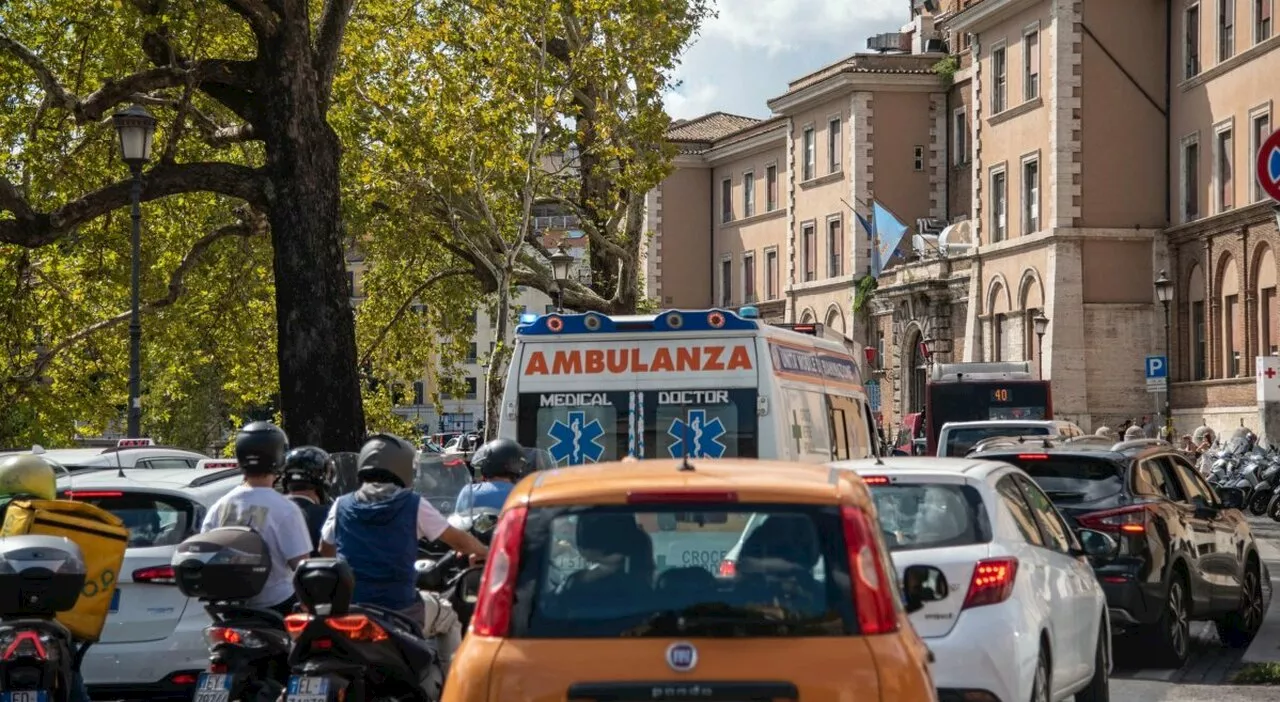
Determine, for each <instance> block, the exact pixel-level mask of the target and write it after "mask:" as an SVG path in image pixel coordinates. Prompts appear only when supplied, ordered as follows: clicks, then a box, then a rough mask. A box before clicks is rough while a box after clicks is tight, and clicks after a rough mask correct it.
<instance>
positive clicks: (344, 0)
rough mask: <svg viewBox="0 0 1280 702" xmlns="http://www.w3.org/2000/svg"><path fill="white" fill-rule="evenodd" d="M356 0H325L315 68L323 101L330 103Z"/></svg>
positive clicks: (316, 48)
mask: <svg viewBox="0 0 1280 702" xmlns="http://www.w3.org/2000/svg"><path fill="white" fill-rule="evenodd" d="M354 4H355V0H325V3H324V11H323V12H322V14H321V16H320V31H319V32H317V34H316V46H315V49H314V54H315V58H314V61H315V69H316V75H317V76H318V77H319V85H320V94H321V101H322V102H323V103H324V104H325V105H328V104H329V94H330V93H331V92H332V90H333V76H334V74H335V73H337V70H338V58H339V57H340V56H341V55H342V36H343V34H345V33H346V31H347V22H349V21H350V20H351V8H352V6H353V5H354Z"/></svg>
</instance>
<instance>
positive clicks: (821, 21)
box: [667, 0, 909, 118]
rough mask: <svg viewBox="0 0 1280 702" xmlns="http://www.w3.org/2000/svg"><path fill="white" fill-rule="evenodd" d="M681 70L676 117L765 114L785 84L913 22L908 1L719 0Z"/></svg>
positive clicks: (671, 106) (671, 104)
mask: <svg viewBox="0 0 1280 702" xmlns="http://www.w3.org/2000/svg"><path fill="white" fill-rule="evenodd" d="M716 5H717V10H718V11H719V16H718V17H716V18H715V19H713V20H711V21H709V22H707V23H706V24H705V25H704V26H703V28H702V33H701V34H700V36H699V37H698V39H697V41H696V42H694V44H693V46H691V47H690V48H689V49H688V51H687V52H686V53H685V56H684V59H683V62H682V63H681V66H680V68H679V70H678V71H677V77H678V78H680V79H681V81H682V84H681V85H680V86H679V87H678V88H676V89H675V90H674V91H673V92H672V94H671V95H670V96H669V97H668V99H667V107H668V110H669V111H670V112H671V114H672V115H673V116H675V117H684V118H689V117H696V116H698V115H700V114H704V113H706V112H712V111H715V110H723V111H725V112H733V113H736V114H745V115H752V116H756V117H764V116H766V115H768V114H769V108H768V106H767V105H766V104H765V101H766V100H768V99H769V98H772V97H776V96H778V95H781V94H782V93H783V92H785V90H786V87H787V82H788V81H790V80H794V79H796V78H799V77H801V76H803V75H805V74H807V73H811V72H813V71H815V70H817V69H819V68H821V67H822V66H825V65H827V64H829V63H831V62H833V61H835V60H837V59H839V58H841V57H843V56H848V55H850V54H853V53H857V52H860V51H865V50H866V38H867V37H868V36H870V35H873V34H878V33H880V32H890V31H895V30H897V29H898V28H899V27H901V26H902V25H903V24H905V23H906V22H907V20H908V19H909V17H908V7H909V4H908V2H907V0H718V2H717V3H716Z"/></svg>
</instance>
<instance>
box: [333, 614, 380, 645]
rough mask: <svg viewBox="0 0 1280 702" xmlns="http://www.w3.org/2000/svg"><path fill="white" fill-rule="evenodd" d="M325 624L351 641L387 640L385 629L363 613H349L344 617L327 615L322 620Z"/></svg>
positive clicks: (374, 641) (373, 641)
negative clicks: (326, 617) (327, 616)
mask: <svg viewBox="0 0 1280 702" xmlns="http://www.w3.org/2000/svg"><path fill="white" fill-rule="evenodd" d="M324 623H325V625H326V626H328V627H329V628H330V629H333V630H334V631H336V632H338V633H339V634H342V635H343V636H344V637H346V638H348V639H350V640H352V641H368V642H372V643H376V642H378V641H386V640H387V638H388V637H387V630H386V629H383V628H382V627H381V626H379V625H378V623H377V622H375V621H373V620H372V619H370V618H368V617H366V616H365V615H363V614H349V615H347V616H344V617H329V618H328V619H326V620H324Z"/></svg>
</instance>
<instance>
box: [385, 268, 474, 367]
mask: <svg viewBox="0 0 1280 702" xmlns="http://www.w3.org/2000/svg"><path fill="white" fill-rule="evenodd" d="M474 273H475V271H473V270H471V269H470V268H450V269H449V270H446V271H440V272H439V273H436V274H434V275H431V276H429V277H428V278H427V279H426V280H424V281H422V284H421V285H419V286H418V287H416V288H414V289H413V292H411V293H409V295H408V296H407V297H405V299H404V302H401V303H400V306H399V307H398V308H396V312H395V314H393V315H391V320H390V321H389V322H387V323H386V325H384V326H383V327H382V330H381V331H379V332H378V335H377V336H376V337H374V339H373V343H371V344H369V348H368V349H365V352H364V355H363V356H361V357H360V365H361V366H364V365H367V364H368V363H369V362H370V359H372V358H373V354H374V352H375V351H377V350H378V347H379V346H381V345H382V342H383V341H385V340H386V338H387V334H388V333H390V332H391V327H393V326H395V325H396V322H399V321H400V319H401V318H402V317H404V313H405V312H407V311H409V308H410V307H412V306H413V301H414V300H417V299H418V296H419V295H421V294H422V293H423V292H424V291H426V289H427V288H429V287H431V286H432V285H435V284H436V283H438V282H440V281H442V280H446V279H448V278H457V277H460V276H464V275H473V274H474Z"/></svg>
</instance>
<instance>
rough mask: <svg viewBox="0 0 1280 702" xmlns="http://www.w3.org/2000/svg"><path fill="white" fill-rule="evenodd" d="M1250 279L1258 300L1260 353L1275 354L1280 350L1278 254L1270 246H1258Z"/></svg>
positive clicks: (1264, 354) (1260, 354) (1257, 322)
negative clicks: (1277, 327) (1277, 291)
mask: <svg viewBox="0 0 1280 702" xmlns="http://www.w3.org/2000/svg"><path fill="white" fill-rule="evenodd" d="M1250 280H1252V282H1253V291H1254V298H1255V299H1256V300H1257V301H1258V313H1257V320H1256V326H1257V334H1256V336H1257V339H1258V355H1259V356H1274V355H1276V353H1278V352H1280V334H1277V330H1276V326H1277V321H1280V319H1278V318H1277V314H1280V310H1277V309H1276V256H1275V253H1274V252H1273V251H1272V250H1271V247H1270V246H1267V245H1266V244H1263V245H1262V246H1259V247H1258V252H1257V254H1256V255H1255V256H1254V264H1253V275H1252V276H1250Z"/></svg>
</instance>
